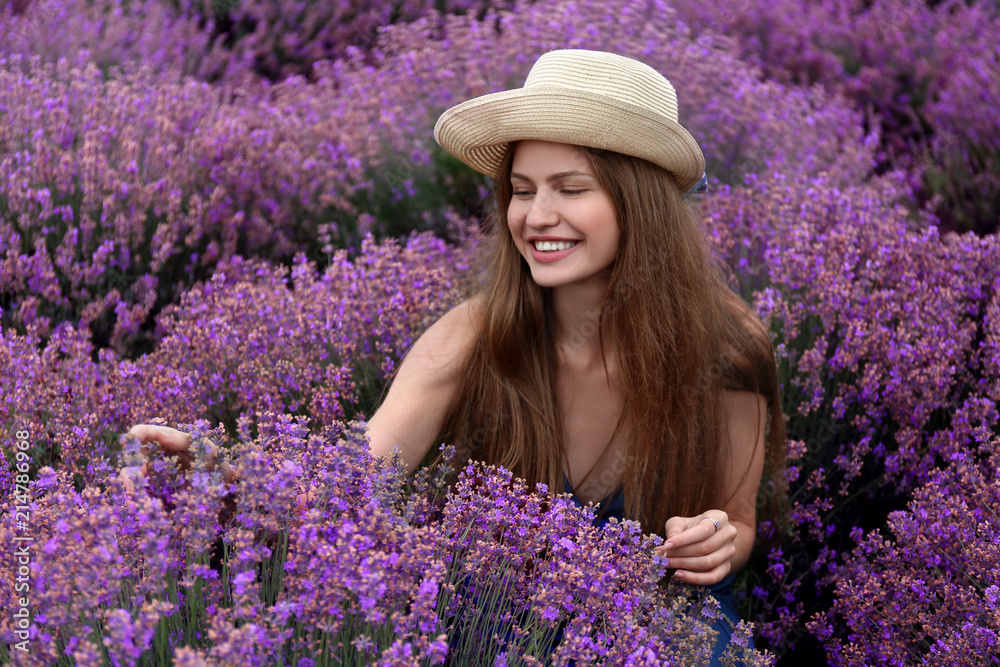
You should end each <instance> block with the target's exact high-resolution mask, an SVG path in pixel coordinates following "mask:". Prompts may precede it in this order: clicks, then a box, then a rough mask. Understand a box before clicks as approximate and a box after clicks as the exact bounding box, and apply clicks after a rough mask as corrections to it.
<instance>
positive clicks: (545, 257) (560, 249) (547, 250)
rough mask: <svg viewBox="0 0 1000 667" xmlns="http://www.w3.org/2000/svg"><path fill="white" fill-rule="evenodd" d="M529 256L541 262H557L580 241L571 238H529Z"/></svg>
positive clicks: (569, 253)
mask: <svg viewBox="0 0 1000 667" xmlns="http://www.w3.org/2000/svg"><path fill="white" fill-rule="evenodd" d="M529 245H530V246H531V257H532V258H533V259H534V260H535V261H536V262H540V263H542V264H548V263H550V262H557V261H559V260H560V259H563V258H564V257H568V256H569V255H571V254H572V253H573V252H574V251H575V250H576V249H577V248H579V247H580V242H579V241H576V240H573V239H551V238H550V239H542V238H535V239H529Z"/></svg>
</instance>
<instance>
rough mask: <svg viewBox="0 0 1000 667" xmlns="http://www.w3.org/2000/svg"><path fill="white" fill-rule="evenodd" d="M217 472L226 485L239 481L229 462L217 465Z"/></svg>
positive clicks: (236, 471)
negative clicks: (220, 474)
mask: <svg viewBox="0 0 1000 667" xmlns="http://www.w3.org/2000/svg"><path fill="white" fill-rule="evenodd" d="M219 471H220V472H221V473H222V479H223V480H225V482H226V484H229V483H232V482H235V481H236V480H237V479H239V476H240V474H239V471H238V470H236V468H234V467H233V466H231V465H230V464H229V461H223V462H222V463H220V464H219Z"/></svg>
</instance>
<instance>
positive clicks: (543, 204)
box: [524, 192, 559, 227]
mask: <svg viewBox="0 0 1000 667" xmlns="http://www.w3.org/2000/svg"><path fill="white" fill-rule="evenodd" d="M524 222H525V224H526V225H528V226H529V227H551V226H552V225H556V224H558V223H559V214H558V213H557V211H556V210H555V207H554V206H553V201H552V195H550V194H548V193H545V192H537V193H535V196H534V197H532V198H531V206H530V207H529V208H528V214H527V215H526V216H525V218H524Z"/></svg>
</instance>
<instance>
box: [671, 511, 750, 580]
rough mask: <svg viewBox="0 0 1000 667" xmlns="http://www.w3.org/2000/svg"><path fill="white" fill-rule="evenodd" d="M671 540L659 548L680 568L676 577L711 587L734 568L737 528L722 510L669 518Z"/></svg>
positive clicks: (675, 566) (673, 564)
mask: <svg viewBox="0 0 1000 667" xmlns="http://www.w3.org/2000/svg"><path fill="white" fill-rule="evenodd" d="M666 527H667V539H666V542H664V543H663V544H662V545H660V546H658V547H656V551H657V552H658V553H659V554H660V555H661V556H665V557H666V558H667V559H668V560H669V561H670V562H669V563H667V567H668V568H671V569H674V570H676V572H674V576H675V577H677V578H678V579H680V580H681V581H685V582H687V583H690V584H697V585H699V586H711V585H712V584H717V583H719V582H720V581H722V580H723V579H725V578H726V577H727V576H728V575H729V573H730V572H732V571H733V556H735V555H736V535H737V532H738V531H737V529H736V526H734V525H733V524H732V523H730V521H729V515H728V514H727V513H726V512H723V511H722V510H709V511H707V512H705V513H703V514H699V515H698V516H693V517H687V516H675V517H672V518H670V519H668V520H667V524H666Z"/></svg>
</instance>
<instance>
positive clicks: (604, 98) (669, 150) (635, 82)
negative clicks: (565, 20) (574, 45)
mask: <svg viewBox="0 0 1000 667" xmlns="http://www.w3.org/2000/svg"><path fill="white" fill-rule="evenodd" d="M434 138H435V139H436V140H437V142H438V143H439V144H441V147H442V148H444V149H445V150H446V151H448V152H449V153H451V154H452V155H454V156H455V157H457V158H458V159H459V160H461V161H462V162H464V163H465V164H467V165H469V166H470V167H472V168H473V169H475V170H476V171H478V172H480V173H483V174H486V175H487V176H492V177H494V178H495V177H496V176H498V171H499V169H500V162H501V160H502V159H503V156H504V152H505V151H506V147H507V144H508V143H510V142H512V141H519V140H521V139H540V140H543V141H553V142H557V143H565V144H576V145H578V146H589V147H591V148H602V149H604V150H610V151H615V152H618V153H624V154H626V155H633V156H635V157H639V158H643V159H645V160H649V161H650V162H653V163H654V164H658V165H660V166H661V167H663V168H664V169H666V170H667V171H669V172H671V173H672V174H673V175H674V177H675V178H676V179H677V182H678V184H679V185H680V187H681V189H682V190H684V191H687V190H688V189H690V188H691V187H692V186H694V185H695V184H697V183H699V180H700V179H701V178H702V175H703V174H704V172H705V157H704V156H703V155H702V153H701V148H699V147H698V142H696V141H695V140H694V137H692V136H691V134H690V133H689V132H688V131H687V130H685V129H684V128H683V127H682V126H681V125H680V123H678V122H677V94H676V93H675V92H674V87H673V86H672V85H670V82H669V81H667V80H666V79H665V78H664V77H663V76H662V75H661V74H660V73H658V72H657V71H656V70H654V69H653V68H652V67H650V66H648V65H646V64H644V63H641V62H639V61H637V60H632V59H631V58H626V57H624V56H619V55H616V54H614V53H604V52H601V51H584V50H578V49H565V50H560V51H550V52H549V53H546V54H544V55H543V56H542V57H541V58H539V59H538V61H537V62H536V63H535V65H534V66H533V67H532V68H531V71H530V72H529V73H528V79H527V80H526V81H525V82H524V87H523V88H517V89H515V90H506V91H503V92H499V93H492V94H490V95H483V96H482V97H477V98H475V99H471V100H469V101H467V102H463V103H462V104H459V105H457V106H454V107H452V108H451V109H448V110H447V111H445V112H444V113H443V114H442V115H441V118H439V119H438V122H437V124H436V125H435V126H434Z"/></svg>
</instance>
